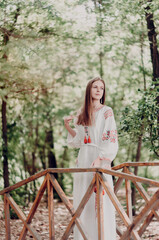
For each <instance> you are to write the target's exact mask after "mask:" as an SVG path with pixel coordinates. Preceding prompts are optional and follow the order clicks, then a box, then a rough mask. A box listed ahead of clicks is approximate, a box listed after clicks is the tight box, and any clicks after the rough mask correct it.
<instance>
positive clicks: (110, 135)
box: [102, 130, 117, 143]
mask: <svg viewBox="0 0 159 240" xmlns="http://www.w3.org/2000/svg"><path fill="white" fill-rule="evenodd" d="M116 139H117V130H111V131H106V132H104V133H103V135H102V140H103V141H105V140H110V142H112V143H115V142H116Z"/></svg>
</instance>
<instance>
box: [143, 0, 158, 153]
mask: <svg viewBox="0 0 159 240" xmlns="http://www.w3.org/2000/svg"><path fill="white" fill-rule="evenodd" d="M148 2H150V3H151V2H152V0H148ZM150 11H151V8H150V6H147V8H145V16H146V22H147V30H148V39H149V44H150V53H151V62H152V68H153V82H154V84H155V86H156V88H157V87H158V86H159V81H158V80H159V52H158V47H157V46H158V45H157V32H156V28H155V24H154V18H153V13H151V12H150ZM156 102H157V105H158V104H159V94H158V95H157V96H156ZM156 117H157V122H158V124H159V113H158V115H157V116H156ZM158 134H159V130H158ZM152 145H153V143H152ZM154 152H155V154H156V155H157V156H158V153H157V152H156V151H154Z"/></svg>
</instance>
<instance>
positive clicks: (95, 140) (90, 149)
mask: <svg viewBox="0 0 159 240" xmlns="http://www.w3.org/2000/svg"><path fill="white" fill-rule="evenodd" d="M104 102H105V83H104V81H103V80H102V79H101V78H99V77H97V78H94V79H92V80H91V81H89V82H88V84H87V87H86V93H85V102H84V106H83V108H82V109H81V111H80V112H79V113H78V115H77V116H76V118H75V122H74V125H75V128H71V127H70V125H69V123H70V121H71V120H72V119H73V118H74V117H73V116H69V117H66V118H65V119H64V124H65V128H66V129H67V130H68V139H67V140H68V144H69V145H70V146H72V147H76V148H80V150H79V154H78V158H77V167H79V168H90V167H102V168H107V169H111V162H112V161H113V159H114V158H115V156H116V154H117V151H118V140H117V130H116V124H115V120H114V115H113V111H112V109H111V108H110V107H108V106H106V105H104ZM102 177H103V179H104V180H105V181H107V182H108V183H109V184H110V186H111V187H112V188H113V182H112V176H110V175H107V174H103V176H102ZM92 178H93V174H92V173H76V174H74V190H73V197H74V207H75V209H77V207H78V205H79V203H80V201H81V199H82V198H83V196H84V194H85V192H86V190H87V188H88V186H89V184H90V183H91V181H92ZM102 202H103V213H102V216H103V223H102V224H103V236H102V239H103V240H115V239H116V224H115V209H114V206H113V205H112V203H111V201H110V199H109V197H108V196H107V194H106V193H105V194H104V195H102ZM96 210H97V209H96V194H95V193H94V194H92V195H91V197H90V199H89V200H88V202H87V204H86V206H85V208H84V210H83V212H82V214H81V216H80V220H81V223H82V226H83V227H84V228H85V232H86V233H87V235H88V238H89V239H91V240H97V239H98V224H97V212H96ZM82 239H83V237H82V236H81V234H80V232H79V230H78V228H77V227H75V228H74V240H82Z"/></svg>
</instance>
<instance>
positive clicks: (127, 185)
mask: <svg viewBox="0 0 159 240" xmlns="http://www.w3.org/2000/svg"><path fill="white" fill-rule="evenodd" d="M124 173H129V172H128V169H127V167H124ZM125 190H126V207H127V214H128V216H129V218H130V220H131V221H132V219H133V216H132V199H131V185H130V181H129V180H127V179H125Z"/></svg>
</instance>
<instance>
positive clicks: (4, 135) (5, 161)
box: [2, 100, 9, 188]
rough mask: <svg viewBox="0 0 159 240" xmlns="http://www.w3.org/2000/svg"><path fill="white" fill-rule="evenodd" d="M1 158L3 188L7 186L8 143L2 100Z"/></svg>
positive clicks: (5, 103) (5, 116)
mask: <svg viewBox="0 0 159 240" xmlns="http://www.w3.org/2000/svg"><path fill="white" fill-rule="evenodd" d="M2 139H3V144H2V156H3V179H4V187H5V188H6V187H8V186H9V170H8V141H7V102H6V100H2Z"/></svg>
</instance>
